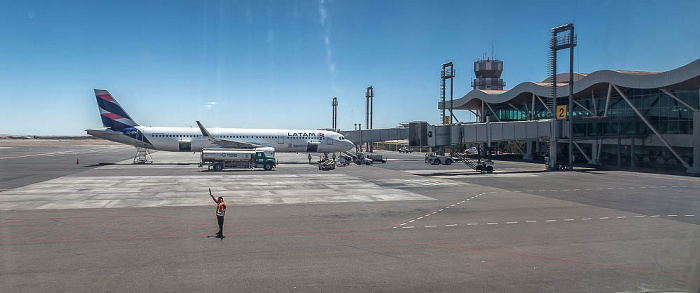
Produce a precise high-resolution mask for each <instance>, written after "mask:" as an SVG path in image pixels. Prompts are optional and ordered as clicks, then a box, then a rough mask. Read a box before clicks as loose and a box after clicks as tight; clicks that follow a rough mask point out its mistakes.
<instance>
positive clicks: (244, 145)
mask: <svg viewBox="0 0 700 293" xmlns="http://www.w3.org/2000/svg"><path fill="white" fill-rule="evenodd" d="M197 125H198V126H199V130H201V131H202V136H204V138H206V139H208V140H209V141H211V142H212V143H213V144H214V145H215V146H218V147H220V148H232V149H248V148H257V147H261V145H258V144H253V143H248V142H241V141H235V140H229V139H221V138H215V137H213V136H211V134H209V131H208V130H207V129H206V128H204V126H203V125H202V123H200V122H199V121H197Z"/></svg>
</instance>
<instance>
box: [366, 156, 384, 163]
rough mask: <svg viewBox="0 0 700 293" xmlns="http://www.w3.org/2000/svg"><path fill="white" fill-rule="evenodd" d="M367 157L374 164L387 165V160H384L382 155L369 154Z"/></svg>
mask: <svg viewBox="0 0 700 293" xmlns="http://www.w3.org/2000/svg"><path fill="white" fill-rule="evenodd" d="M365 157H366V158H368V159H370V160H372V162H373V163H386V158H384V156H382V155H378V154H367V155H365Z"/></svg>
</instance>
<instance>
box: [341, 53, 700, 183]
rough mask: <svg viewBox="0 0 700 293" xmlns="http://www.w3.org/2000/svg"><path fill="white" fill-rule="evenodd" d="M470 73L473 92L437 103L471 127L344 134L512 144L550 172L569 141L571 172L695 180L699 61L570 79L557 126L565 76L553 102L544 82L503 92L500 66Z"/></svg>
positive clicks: (699, 139)
mask: <svg viewBox="0 0 700 293" xmlns="http://www.w3.org/2000/svg"><path fill="white" fill-rule="evenodd" d="M474 68H475V71H478V70H482V72H481V73H486V74H482V75H479V73H477V79H475V80H474V81H473V82H472V86H473V88H474V89H473V90H471V91H470V92H469V93H467V94H466V95H464V96H462V97H461V98H458V99H455V100H454V101H452V102H450V103H443V102H438V109H445V108H446V107H450V105H451V107H452V110H455V111H456V110H465V111H470V112H471V113H473V114H474V115H475V116H476V117H477V121H476V122H474V123H456V124H451V125H428V124H427V123H425V122H422V123H411V125H409V127H408V128H405V129H374V130H363V131H364V132H362V131H348V132H344V134H345V135H346V137H348V138H349V139H351V140H353V142H359V141H363V142H371V141H373V142H377V141H386V140H392V139H407V140H408V144H409V145H411V146H430V147H444V146H448V147H449V146H453V147H454V146H457V145H465V144H472V143H474V144H476V143H478V144H488V145H491V143H492V142H503V141H510V142H513V141H516V142H518V144H519V145H521V146H522V147H520V149H521V152H522V153H523V158H524V159H528V160H541V159H542V158H543V157H545V156H549V157H550V167H554V166H555V164H556V162H565V161H566V160H565V159H564V158H566V157H567V156H568V148H566V147H565V146H566V145H568V141H569V139H570V138H573V145H574V146H575V148H574V152H573V153H574V158H575V163H576V164H593V165H604V166H612V167H620V168H629V169H637V168H644V169H652V170H653V169H659V170H673V171H685V172H689V173H696V174H697V173H700V59H697V60H695V61H693V62H691V63H689V64H687V65H685V66H682V67H679V68H676V69H672V70H669V71H665V72H648V71H627V70H600V71H595V72H592V73H587V74H586V73H574V75H573V77H574V78H573V109H572V111H571V112H572V115H571V117H563V118H566V119H562V120H560V119H556V118H557V117H556V116H555V115H553V113H555V112H556V111H557V109H551V108H553V107H552V105H556V106H559V105H567V104H568V96H569V94H568V93H569V87H570V86H571V83H570V81H569V74H568V73H564V74H558V75H557V76H556V81H557V84H556V86H557V89H558V91H557V97H556V99H554V100H552V98H551V97H550V95H551V92H552V91H551V89H552V86H553V85H552V82H551V80H549V79H547V80H543V81H541V82H523V83H521V84H518V85H516V86H515V87H513V88H512V89H510V90H503V87H502V85H504V83H503V81H502V80H501V79H500V72H501V71H502V70H503V63H502V62H501V61H500V60H477V62H475V64H474ZM487 71H488V72H487ZM557 108H559V107H557ZM560 114H561V113H560ZM560 118H562V117H560ZM568 123H573V125H572V129H573V131H572V133H571V134H570V133H569V124H568ZM523 143H524V145H523Z"/></svg>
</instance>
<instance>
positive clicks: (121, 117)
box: [95, 89, 138, 130]
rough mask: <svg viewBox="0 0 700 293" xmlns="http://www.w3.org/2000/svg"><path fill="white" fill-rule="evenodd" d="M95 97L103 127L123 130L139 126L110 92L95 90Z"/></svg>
mask: <svg viewBox="0 0 700 293" xmlns="http://www.w3.org/2000/svg"><path fill="white" fill-rule="evenodd" d="M95 97H96V98H97V107H99V108H100V116H101V117H102V125H104V126H105V127H107V128H109V129H113V130H121V129H124V128H129V127H134V126H137V125H138V124H137V123H136V122H134V120H133V119H131V117H130V116H129V114H127V113H126V111H124V108H122V106H121V105H119V102H117V100H115V99H114V98H113V97H112V95H111V94H110V93H109V92H108V91H106V90H98V89H95Z"/></svg>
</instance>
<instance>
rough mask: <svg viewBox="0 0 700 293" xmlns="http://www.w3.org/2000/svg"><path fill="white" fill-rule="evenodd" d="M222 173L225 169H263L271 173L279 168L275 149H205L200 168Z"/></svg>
mask: <svg viewBox="0 0 700 293" xmlns="http://www.w3.org/2000/svg"><path fill="white" fill-rule="evenodd" d="M204 165H206V166H207V169H209V168H213V169H214V171H221V170H223V169H225V168H248V169H253V168H263V169H265V171H270V170H272V169H274V168H276V167H277V161H276V160H275V149H274V148H257V149H203V150H202V155H201V156H200V162H199V166H200V167H202V166H204Z"/></svg>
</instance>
